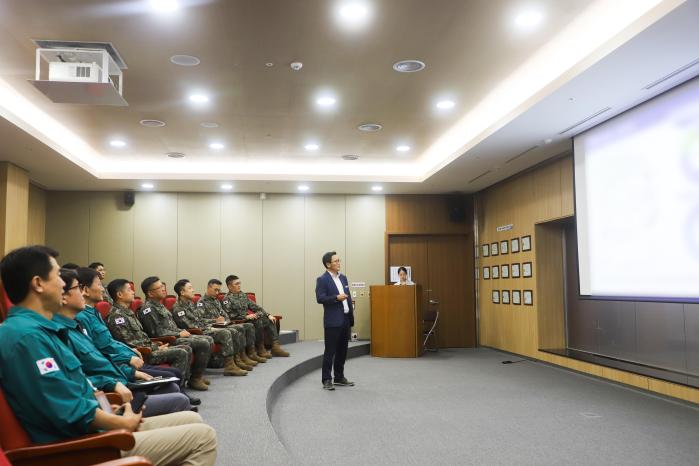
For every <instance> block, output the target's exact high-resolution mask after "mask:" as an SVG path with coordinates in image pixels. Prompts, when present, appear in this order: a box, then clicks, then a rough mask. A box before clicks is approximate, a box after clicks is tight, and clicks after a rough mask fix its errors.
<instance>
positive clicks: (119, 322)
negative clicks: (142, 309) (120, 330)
mask: <svg viewBox="0 0 699 466" xmlns="http://www.w3.org/2000/svg"><path fill="white" fill-rule="evenodd" d="M114 323H115V324H117V325H123V324H125V323H126V319H124V318H123V317H117V318H116V319H114Z"/></svg>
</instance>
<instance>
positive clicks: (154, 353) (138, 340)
mask: <svg viewBox="0 0 699 466" xmlns="http://www.w3.org/2000/svg"><path fill="white" fill-rule="evenodd" d="M107 327H108V328H109V331H110V332H111V334H112V336H113V337H114V338H115V339H117V340H119V341H122V342H124V343H126V344H127V345H129V346H131V347H132V348H135V347H137V346H142V347H146V348H149V349H150V350H151V353H150V354H149V355H143V357H144V360H145V362H146V363H148V364H163V363H169V364H172V366H173V367H175V368H177V369H179V370H180V371H181V372H182V378H183V379H184V380H183V381H182V382H185V381H186V380H187V379H188V378H189V375H190V372H189V362H190V361H191V360H192V349H191V348H190V347H189V346H170V347H168V348H159V347H158V345H157V344H155V343H153V342H152V341H151V340H150V338H149V337H148V335H146V333H145V332H144V331H143V326H141V323H140V322H139V321H138V319H136V316H135V315H134V313H133V312H131V310H130V309H126V308H125V307H121V306H119V305H118V304H115V305H114V306H113V307H112V308H111V309H110V311H109V314H107Z"/></svg>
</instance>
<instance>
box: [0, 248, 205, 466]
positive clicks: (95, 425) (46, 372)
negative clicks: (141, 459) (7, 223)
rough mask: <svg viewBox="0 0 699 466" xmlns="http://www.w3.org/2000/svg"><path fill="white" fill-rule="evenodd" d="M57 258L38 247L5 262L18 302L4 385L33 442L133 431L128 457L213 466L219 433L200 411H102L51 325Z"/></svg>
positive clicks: (3, 346)
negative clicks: (146, 413) (150, 413)
mask: <svg viewBox="0 0 699 466" xmlns="http://www.w3.org/2000/svg"><path fill="white" fill-rule="evenodd" d="M57 256H58V253H57V252H56V251H54V250H52V249H49V248H47V247H44V246H32V247H24V248H19V249H15V250H14V251H11V252H10V253H9V254H7V255H6V256H5V257H4V258H3V259H2V261H1V262H0V276H1V277H2V282H3V284H4V286H5V291H6V292H7V296H8V297H9V299H10V300H11V301H12V302H14V303H17V305H16V306H14V307H12V309H10V312H9V315H8V317H7V320H6V321H5V322H4V323H3V324H2V325H0V385H1V386H2V390H3V392H4V393H5V397H6V399H7V402H8V404H9V405H10V408H11V409H12V411H13V412H14V414H15V415H16V416H17V419H18V420H19V422H20V423H21V424H22V427H23V428H24V430H25V431H26V432H27V434H28V435H29V438H30V439H31V440H32V442H34V443H46V442H54V441H60V440H65V439H70V438H74V437H78V436H82V435H85V434H88V433H91V432H97V431H103V430H114V429H126V430H127V431H129V432H133V435H134V438H135V441H136V444H135V446H134V448H133V449H131V450H129V451H126V452H122V455H124V456H131V455H142V456H145V457H146V458H148V459H149V460H150V461H152V462H153V463H154V464H197V465H213V464H214V463H215V462H216V432H215V431H214V430H213V429H212V428H211V427H209V426H208V425H206V424H204V423H203V422H202V419H201V417H200V416H199V415H198V414H197V413H193V412H191V411H183V412H179V413H173V414H166V415H164V416H155V417H151V418H148V419H142V414H141V413H134V412H133V411H132V409H131V405H130V404H129V403H125V404H124V405H123V409H124V412H123V414H122V415H120V416H118V415H115V414H112V413H111V412H109V410H103V409H101V408H100V405H99V403H98V401H97V399H96V397H95V390H94V388H93V387H92V385H91V384H90V382H89V380H88V379H87V378H86V377H85V374H84V373H83V371H82V370H81V368H80V361H79V360H78V359H77V358H76V357H75V356H74V355H73V353H72V352H71V351H70V350H69V349H68V347H67V346H66V345H65V344H64V343H63V341H62V340H61V336H60V332H61V329H60V327H59V326H58V325H56V324H55V323H54V322H53V321H52V320H51V319H52V318H53V316H54V314H55V313H56V312H57V311H58V310H59V309H60V307H61V299H62V294H63V286H64V285H65V283H64V282H63V280H61V277H60V275H59V269H58V263H57V262H56V259H55V258H56V257H57Z"/></svg>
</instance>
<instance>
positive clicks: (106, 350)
mask: <svg viewBox="0 0 699 466" xmlns="http://www.w3.org/2000/svg"><path fill="white" fill-rule="evenodd" d="M75 320H77V321H78V323H80V325H82V327H83V329H85V330H86V331H87V335H88V336H89V337H90V339H91V340H92V343H94V344H95V346H96V347H97V349H99V350H100V351H101V352H102V354H103V355H104V356H105V357H106V358H107V359H109V360H110V361H114V363H115V364H117V365H118V366H119V369H121V371H122V372H123V373H124V374H125V375H126V377H127V378H128V379H129V380H134V378H135V376H136V369H135V368H134V367H132V366H131V358H132V357H134V356H138V354H137V353H136V352H135V351H134V350H133V349H131V348H129V346H128V345H125V344H124V343H122V342H120V341H117V340H115V339H114V337H113V336H112V334H111V333H110V331H109V329H108V328H107V325H105V323H104V321H103V320H102V316H101V315H100V314H99V312H98V311H97V309H95V308H94V307H92V306H85V309H83V310H82V311H81V312H79V313H78V315H77V316H76V317H75Z"/></svg>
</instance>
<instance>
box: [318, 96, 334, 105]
mask: <svg viewBox="0 0 699 466" xmlns="http://www.w3.org/2000/svg"><path fill="white" fill-rule="evenodd" d="M335 102H336V100H335V97H330V96H326V97H320V98H318V99H317V100H316V103H317V104H318V105H320V106H321V107H331V106H333V105H335Z"/></svg>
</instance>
